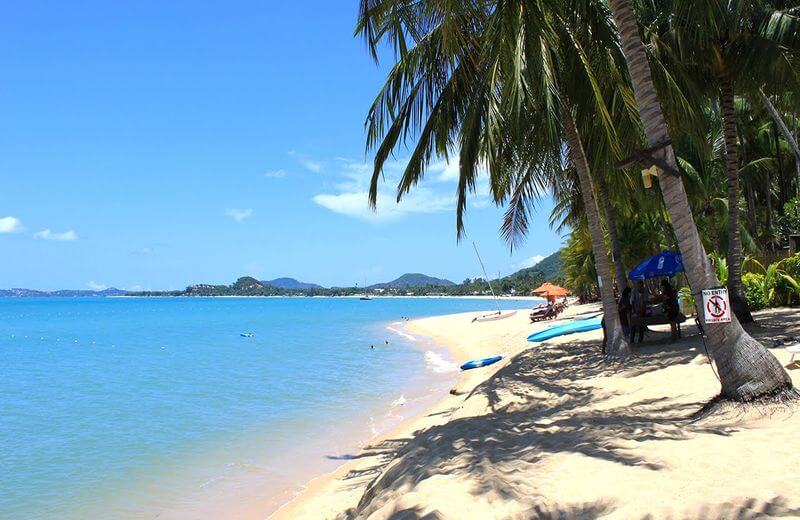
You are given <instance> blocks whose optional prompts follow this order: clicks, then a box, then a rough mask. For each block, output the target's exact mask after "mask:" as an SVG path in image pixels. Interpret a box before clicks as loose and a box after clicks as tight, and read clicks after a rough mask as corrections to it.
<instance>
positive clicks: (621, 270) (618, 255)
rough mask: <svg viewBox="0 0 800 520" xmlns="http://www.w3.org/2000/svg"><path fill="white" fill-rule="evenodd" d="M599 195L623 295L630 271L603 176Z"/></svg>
mask: <svg viewBox="0 0 800 520" xmlns="http://www.w3.org/2000/svg"><path fill="white" fill-rule="evenodd" d="M597 194H598V195H599V196H600V200H601V201H602V203H603V213H605V215H606V228H608V238H609V239H611V257H612V260H613V261H614V280H615V281H616V282H617V288H618V289H619V291H620V294H622V290H623V289H625V287H627V286H628V278H627V275H628V271H627V270H626V269H625V262H624V261H623V260H622V245H621V244H620V242H619V235H618V234H617V219H616V217H615V216H614V208H613V207H611V199H610V198H609V196H608V186H607V185H606V178H605V177H604V176H603V175H602V174H601V175H598V176H597Z"/></svg>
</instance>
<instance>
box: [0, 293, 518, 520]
mask: <svg viewBox="0 0 800 520" xmlns="http://www.w3.org/2000/svg"><path fill="white" fill-rule="evenodd" d="M504 305H506V306H507V307H509V308H520V307H525V306H528V302H519V301H510V300H507V301H504ZM486 307H487V302H486V301H480V300H469V299H380V298H377V299H374V300H373V301H370V302H361V301H359V300H354V299H319V298H297V299H228V298H225V299H132V298H125V299H88V298H87V299H56V298H53V299H0V414H1V416H0V489H2V493H0V518H37V517H47V518H55V517H58V518H65V517H66V518H85V517H88V516H93V517H106V518H108V517H114V518H120V517H123V518H125V517H127V518H140V517H143V516H149V517H153V516H155V515H157V514H161V513H166V514H165V516H172V517H180V516H193V515H195V514H196V513H197V512H198V511H213V510H214V508H225V507H228V505H233V504H237V503H240V502H241V501H242V500H248V499H252V497H253V496H255V495H258V496H261V497H263V496H264V495H265V494H267V495H268V494H269V493H273V494H274V495H275V498H274V500H275V501H277V502H280V501H281V500H285V499H286V498H289V497H290V495H291V493H292V492H293V491H294V490H296V489H297V487H298V486H299V485H301V484H302V483H303V482H305V481H306V480H308V478H309V477H310V476H314V475H316V474H318V473H319V472H320V471H327V470H329V469H333V468H334V467H335V466H336V465H338V464H340V463H341V462H342V461H343V460H346V459H347V457H348V456H349V455H351V454H352V452H353V451H357V450H358V445H359V443H362V442H364V441H366V440H368V439H369V438H370V437H372V436H374V435H375V434H376V433H378V432H380V431H385V429H386V428H388V427H391V426H392V425H394V424H396V423H397V422H398V421H399V420H402V418H404V417H408V416H409V415H410V414H411V413H412V411H413V410H415V409H417V408H418V407H420V406H423V405H424V404H425V403H428V402H430V400H431V399H433V398H435V397H437V396H438V395H441V394H442V393H444V392H446V390H447V388H448V386H447V385H448V384H449V383H450V382H452V380H453V378H454V377H455V376H456V368H455V365H454V364H453V363H452V362H451V361H449V360H448V359H447V357H446V354H444V353H443V352H441V351H440V350H439V349H437V348H436V346H435V345H431V344H430V342H427V340H425V339H424V338H412V337H409V336H408V335H407V334H406V333H404V332H403V325H402V322H400V323H396V322H397V321H398V320H399V319H400V317H401V316H410V317H420V316H429V315H436V314H448V313H454V312H465V311H471V310H480V309H485V308H486ZM387 327H391V329H389V328H387ZM392 329H393V330H392ZM242 332H252V333H253V336H252V337H242V336H241V335H240V334H241V333H242ZM404 334H406V335H405V336H404ZM412 339H413V340H416V341H412ZM387 342H388V343H387ZM370 346H374V348H370ZM392 404H394V405H392ZM415 407H417V408H415ZM265 490H267V491H265Z"/></svg>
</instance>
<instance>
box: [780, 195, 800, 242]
mask: <svg viewBox="0 0 800 520" xmlns="http://www.w3.org/2000/svg"><path fill="white" fill-rule="evenodd" d="M778 227H779V228H780V231H781V234H782V235H783V236H789V235H790V234H793V233H800V197H795V198H793V199H792V200H790V201H788V202H787V203H786V204H784V205H783V215H781V216H779V217H778Z"/></svg>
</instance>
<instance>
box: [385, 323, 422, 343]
mask: <svg viewBox="0 0 800 520" xmlns="http://www.w3.org/2000/svg"><path fill="white" fill-rule="evenodd" d="M386 328H387V329H388V330H391V331H392V332H394V333H395V334H397V335H398V336H402V337H404V338H406V339H407V340H409V341H417V338H415V337H414V336H412V335H411V334H409V333H407V332H403V331H402V330H397V329H396V328H394V327H392V326H391V325H389V326H388V327H386Z"/></svg>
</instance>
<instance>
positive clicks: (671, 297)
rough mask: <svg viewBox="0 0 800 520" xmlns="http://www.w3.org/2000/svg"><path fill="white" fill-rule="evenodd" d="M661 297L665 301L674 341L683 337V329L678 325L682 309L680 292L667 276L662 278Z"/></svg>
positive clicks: (671, 335)
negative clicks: (679, 301) (679, 300)
mask: <svg viewBox="0 0 800 520" xmlns="http://www.w3.org/2000/svg"><path fill="white" fill-rule="evenodd" d="M660 299H661V301H662V302H664V312H665V314H666V315H667V319H668V320H669V332H670V342H674V341H675V340H677V339H679V338H680V337H681V329H680V326H679V325H678V313H679V311H680V309H679V307H678V293H676V292H675V289H674V288H673V287H672V284H670V283H669V280H667V279H666V278H665V279H663V280H661V295H660Z"/></svg>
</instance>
